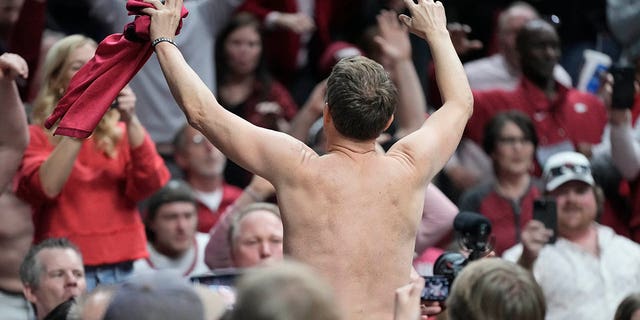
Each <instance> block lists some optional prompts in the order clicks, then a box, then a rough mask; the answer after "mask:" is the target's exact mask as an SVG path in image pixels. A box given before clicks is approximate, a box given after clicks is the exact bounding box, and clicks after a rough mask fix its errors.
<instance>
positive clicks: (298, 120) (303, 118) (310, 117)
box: [288, 104, 320, 143]
mask: <svg viewBox="0 0 640 320" xmlns="http://www.w3.org/2000/svg"><path fill="white" fill-rule="evenodd" d="M318 118H320V115H318V114H317V113H316V112H315V111H314V108H312V107H310V106H308V105H306V104H305V105H304V106H303V107H302V109H301V110H300V112H298V113H297V114H296V116H295V117H294V118H293V120H291V127H290V128H289V132H288V133H289V135H291V136H292V137H294V138H296V139H298V140H300V141H302V142H304V143H307V140H308V138H309V129H310V128H311V126H312V125H313V124H314V123H315V122H316V120H318Z"/></svg>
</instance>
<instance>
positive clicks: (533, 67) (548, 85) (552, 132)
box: [465, 19, 607, 164]
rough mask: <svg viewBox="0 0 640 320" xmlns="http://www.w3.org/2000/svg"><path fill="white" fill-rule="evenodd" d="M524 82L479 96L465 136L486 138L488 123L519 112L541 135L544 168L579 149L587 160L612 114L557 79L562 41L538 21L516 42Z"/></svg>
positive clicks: (478, 93)
mask: <svg viewBox="0 0 640 320" xmlns="http://www.w3.org/2000/svg"><path fill="white" fill-rule="evenodd" d="M516 47H517V49H518V53H519V55H520V64H521V66H522V74H523V77H522V78H521V80H520V83H519V85H518V86H517V87H516V89H515V90H513V91H504V90H491V91H476V92H474V95H473V96H474V101H475V103H474V112H473V116H472V117H471V119H470V120H469V123H468V125H467V128H466V131H465V135H466V136H467V137H469V138H471V139H472V140H474V141H476V142H478V143H479V142H480V141H481V139H482V132H483V130H484V126H485V124H486V123H487V122H488V121H489V119H491V117H492V116H493V115H495V114H496V113H498V112H500V111H504V110H508V109H517V110H520V111H522V112H524V113H525V114H527V115H529V116H530V117H531V119H532V120H533V123H534V126H535V128H536V131H537V135H538V142H539V147H538V150H537V154H536V160H537V162H538V164H540V163H544V162H545V161H546V159H547V158H548V157H549V156H551V155H552V154H554V153H556V152H560V151H567V150H577V151H580V152H582V153H585V154H587V155H589V154H590V152H591V145H594V144H597V143H599V142H600V140H601V138H602V133H603V131H604V127H605V125H606V122H607V114H606V109H605V107H604V105H603V103H602V102H601V101H600V100H599V99H598V98H597V97H596V96H594V95H591V94H588V93H583V92H580V91H578V90H576V89H573V88H567V87H565V86H563V85H561V84H560V83H558V82H557V81H556V80H555V79H554V77H553V69H554V68H555V66H556V65H557V63H558V60H559V59H560V40H559V38H558V34H557V33H556V30H555V29H554V28H553V27H552V26H551V25H550V24H549V23H547V22H545V21H543V20H540V19H534V20H531V21H529V22H527V24H525V26H524V27H523V28H522V30H521V31H520V32H519V33H518V37H517V39H516Z"/></svg>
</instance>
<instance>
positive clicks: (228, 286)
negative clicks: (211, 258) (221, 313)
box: [189, 268, 241, 309]
mask: <svg viewBox="0 0 640 320" xmlns="http://www.w3.org/2000/svg"><path fill="white" fill-rule="evenodd" d="M240 275H241V272H240V270H239V269H233V268H229V269H219V270H214V271H213V273H207V274H202V275H197V276H192V277H190V278H189V280H190V281H191V283H194V284H200V285H203V286H205V287H207V288H209V289H210V290H213V291H215V292H216V293H218V294H219V295H220V296H221V297H222V300H223V302H224V304H225V306H226V307H227V309H233V305H234V304H235V302H236V280H237V279H238V278H239V277H240Z"/></svg>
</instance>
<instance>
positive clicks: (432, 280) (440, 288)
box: [420, 275, 451, 301]
mask: <svg viewBox="0 0 640 320" xmlns="http://www.w3.org/2000/svg"><path fill="white" fill-rule="evenodd" d="M423 278H424V289H423V290H422V295H421V296H420V298H421V299H422V300H427V301H444V300H446V299H447V297H448V296H449V290H450V288H449V287H450V283H451V281H449V278H448V277H446V276H441V275H436V276H425V277H423Z"/></svg>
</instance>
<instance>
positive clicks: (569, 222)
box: [503, 152, 640, 319]
mask: <svg viewBox="0 0 640 320" xmlns="http://www.w3.org/2000/svg"><path fill="white" fill-rule="evenodd" d="M543 176H544V180H545V188H546V192H547V194H548V195H549V196H551V197H552V198H555V201H556V203H557V233H558V234H557V236H558V238H557V241H556V242H555V243H553V244H548V243H547V242H548V240H549V238H550V237H551V235H552V234H553V232H552V231H551V230H549V229H545V226H544V225H543V223H542V222H540V221H536V220H531V221H529V223H528V224H527V225H526V226H525V228H524V230H523V232H522V244H521V245H520V244H519V245H517V246H516V247H513V248H511V249H509V250H508V251H507V252H505V254H504V255H503V257H505V258H506V259H508V260H512V261H516V260H517V261H518V263H519V264H520V265H522V266H523V267H525V268H527V269H530V270H532V272H533V274H534V276H535V278H536V281H537V282H538V284H540V287H541V288H542V291H543V292H544V295H545V300H546V302H547V308H548V309H547V311H548V312H547V319H613V315H614V313H615V310H616V306H617V305H618V304H620V302H621V301H622V300H623V299H624V298H625V297H626V296H627V295H629V294H630V293H632V292H633V291H634V290H637V288H639V287H640V269H638V265H640V246H638V244H636V243H634V242H632V241H631V240H629V239H627V238H625V237H622V236H619V235H617V234H615V233H614V232H613V230H612V229H611V228H609V227H606V226H602V225H600V224H598V223H597V222H596V218H597V216H598V214H599V213H600V212H601V211H602V192H601V191H600V190H599V188H598V187H597V186H596V185H595V182H594V180H593V176H592V175H591V168H590V165H589V161H588V160H587V158H586V157H585V156H583V155H582V154H579V153H576V152H561V153H558V154H555V155H553V156H551V157H550V158H549V160H548V161H547V162H546V164H545V167H544V175H543Z"/></svg>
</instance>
